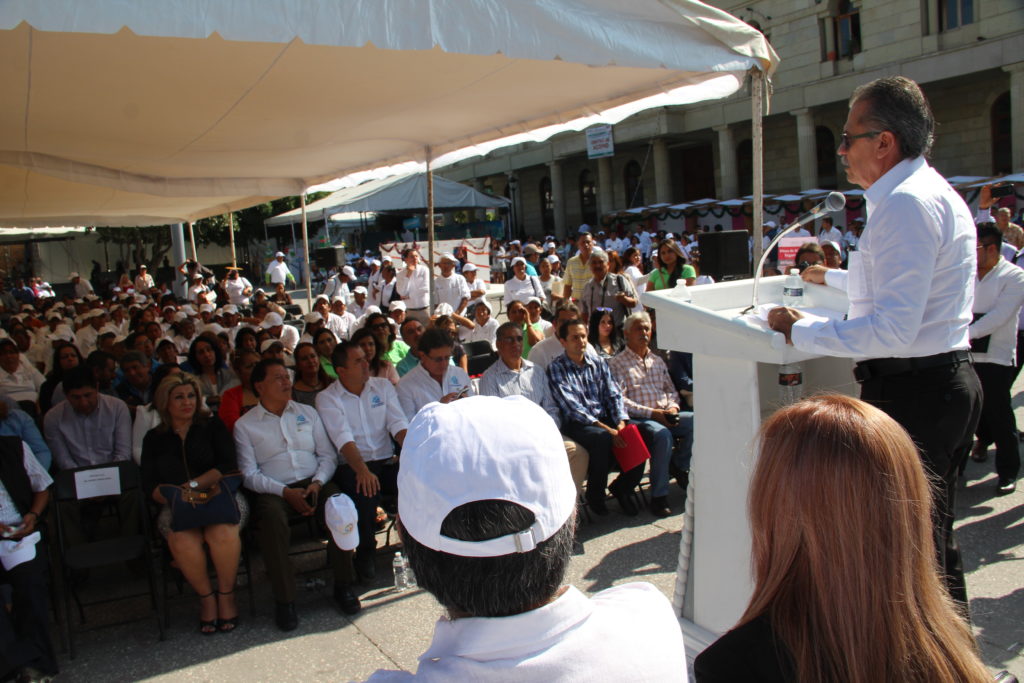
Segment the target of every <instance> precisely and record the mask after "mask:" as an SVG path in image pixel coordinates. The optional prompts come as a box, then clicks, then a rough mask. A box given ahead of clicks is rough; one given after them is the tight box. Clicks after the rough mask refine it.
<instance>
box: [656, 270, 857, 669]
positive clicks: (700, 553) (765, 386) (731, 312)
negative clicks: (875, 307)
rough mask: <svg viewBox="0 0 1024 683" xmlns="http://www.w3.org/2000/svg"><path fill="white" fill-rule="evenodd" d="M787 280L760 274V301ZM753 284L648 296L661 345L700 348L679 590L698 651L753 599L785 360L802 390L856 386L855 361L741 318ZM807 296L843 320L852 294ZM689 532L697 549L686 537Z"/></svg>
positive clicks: (819, 289)
mask: <svg viewBox="0 0 1024 683" xmlns="http://www.w3.org/2000/svg"><path fill="white" fill-rule="evenodd" d="M784 280H785V277H781V276H780V277H771V278H764V279H762V280H761V289H760V292H759V299H760V301H762V302H766V303H767V302H772V301H774V302H778V301H781V299H782V283H783V281H784ZM752 288H753V280H737V281H732V282H723V283H718V284H714V285H705V286H701V287H692V288H689V289H686V288H677V289H674V290H662V291H658V292H646V293H645V294H644V295H643V303H644V304H645V305H646V306H650V307H651V308H653V309H654V310H655V311H656V318H657V320H656V327H657V339H658V346H659V347H660V348H663V349H670V350H674V351H688V352H690V353H692V354H693V381H694V391H693V393H694V444H693V462H692V464H691V469H690V471H691V476H690V486H691V488H690V491H691V494H692V500H691V501H690V502H689V503H688V510H687V513H688V514H687V517H686V520H685V525H687V526H688V529H684V533H683V534H682V539H683V544H682V545H681V547H680V576H679V577H678V581H677V584H678V586H679V589H678V590H677V595H676V608H677V609H678V610H679V615H680V617H681V625H682V627H683V630H684V633H685V634H686V637H687V639H688V642H687V645H688V650H690V652H691V654H693V653H697V652H700V650H702V649H703V648H704V647H706V646H707V645H708V644H710V642H711V641H712V640H713V639H714V637H715V636H716V635H719V634H721V633H723V632H725V631H727V630H728V629H729V628H731V627H732V626H733V625H734V624H735V623H736V621H737V620H738V619H739V617H740V616H741V615H742V614H743V611H744V609H745V608H746V605H747V603H748V602H749V600H750V594H751V591H752V589H753V584H752V576H751V571H750V569H751V568H750V525H749V522H748V520H747V494H748V490H749V487H750V476H751V474H752V471H753V465H754V457H755V455H754V441H755V439H756V437H757V433H758V430H759V429H760V427H761V422H762V421H763V420H764V419H765V418H766V417H768V416H769V415H771V414H772V413H773V412H774V411H775V410H776V409H778V407H779V388H778V366H779V364H782V363H791V362H799V363H801V365H802V366H803V373H804V395H805V396H808V395H812V394H814V393H815V392H820V391H833V392H841V393H846V394H850V395H857V394H858V393H859V390H858V387H857V384H856V382H855V381H854V379H853V362H852V360H851V359H848V358H831V357H822V356H814V355H811V354H806V353H803V352H801V351H798V350H796V349H795V348H793V347H792V346H790V345H788V344H786V343H785V338H784V337H783V336H782V335H781V334H779V333H777V332H774V331H772V330H770V329H768V327H767V326H766V325H765V324H764V323H763V322H762V321H760V320H758V319H756V318H753V317H750V316H745V315H742V314H741V312H742V311H743V310H744V309H746V308H747V307H748V306H749V305H750V301H751V294H752ZM691 298H692V300H690V299H691ZM804 298H805V300H806V303H805V308H807V309H808V310H809V311H810V312H813V313H815V314H818V315H823V316H826V317H830V318H836V317H842V316H843V315H844V313H845V311H846V309H847V299H846V295H845V293H843V292H842V291H839V290H836V289H833V288H830V287H825V286H819V285H806V286H805V289H804ZM691 504H692V505H691ZM690 509H692V517H691V515H690V514H689V513H690ZM687 531H692V547H687V546H686V544H685V542H686V540H687V538H688V537H689V534H688V533H686V532H687ZM683 574H685V576H683Z"/></svg>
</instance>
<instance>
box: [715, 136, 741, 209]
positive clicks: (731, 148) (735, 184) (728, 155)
mask: <svg viewBox="0 0 1024 683" xmlns="http://www.w3.org/2000/svg"><path fill="white" fill-rule="evenodd" d="M713 130H714V131H715V132H717V133H718V168H719V172H720V173H721V176H722V178H721V182H720V184H719V186H718V199H736V198H737V195H739V193H740V179H739V174H738V172H737V170H736V143H735V142H734V141H733V137H732V128H730V127H729V124H725V125H724V126H715V127H714V128H713Z"/></svg>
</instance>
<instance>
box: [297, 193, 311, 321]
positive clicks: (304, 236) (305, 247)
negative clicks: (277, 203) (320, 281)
mask: <svg viewBox="0 0 1024 683" xmlns="http://www.w3.org/2000/svg"><path fill="white" fill-rule="evenodd" d="M300 199H301V200H302V249H303V251H305V259H304V261H305V262H304V263H303V267H304V271H303V277H304V278H306V304H307V305H308V306H309V310H313V308H312V307H313V279H312V278H311V277H310V273H309V231H308V228H307V226H306V191H305V190H303V191H302V194H301V195H300Z"/></svg>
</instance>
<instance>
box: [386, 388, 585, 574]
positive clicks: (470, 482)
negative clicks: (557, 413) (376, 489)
mask: <svg viewBox="0 0 1024 683" xmlns="http://www.w3.org/2000/svg"><path fill="white" fill-rule="evenodd" d="M546 416H547V413H545V412H544V410H543V409H542V408H541V407H540V406H539V405H537V404H536V403H534V402H533V401H531V400H529V399H527V398H525V397H523V396H508V397H506V398H497V397H496V396H474V397H470V398H465V399H462V400H459V401H453V402H452V403H448V404H444V403H436V402H435V403H430V404H427V405H426V406H425V407H424V408H422V409H421V410H420V412H419V413H417V414H416V417H414V418H413V420H412V422H411V423H410V424H409V430H408V432H407V437H406V440H405V443H404V444H403V447H402V466H401V467H400V468H399V471H398V490H399V491H400V493H399V496H398V516H399V518H400V519H401V520H402V525H403V526H404V527H405V530H406V531H407V532H408V533H409V535H411V536H412V537H413V538H415V539H416V540H417V541H419V542H420V543H422V544H423V545H425V546H427V547H428V548H431V549H433V550H438V551H441V552H445V553H449V554H451V555H459V556H462V557H498V556H501V555H510V554H512V553H517V552H519V553H522V552H529V551H531V550H533V549H534V548H536V547H537V544H539V543H541V542H543V541H546V540H547V539H549V538H551V537H552V536H553V535H554V534H555V532H556V531H558V530H559V529H561V528H562V527H563V526H564V525H565V523H566V522H567V521H568V520H569V519H570V518H571V517H572V514H573V511H574V510H575V509H576V487H575V485H574V484H573V481H572V475H571V474H570V473H569V460H568V459H567V458H566V457H565V445H564V442H563V440H562V436H561V434H559V432H558V428H557V427H556V426H555V423H554V421H553V420H551V419H545V418H546ZM509 425H512V426H513V427H515V426H518V427H520V428H519V429H509ZM481 500H505V501H509V502H512V503H516V504H517V505H521V506H523V507H525V508H526V509H528V510H530V511H531V512H532V513H533V514H534V517H535V520H534V522H533V524H532V525H530V527H529V528H527V529H524V530H522V531H519V532H516V533H512V534H508V535H506V536H500V537H498V538H491V539H488V540H485V541H461V540H458V539H454V538H450V537H448V536H444V535H442V534H441V525H442V523H443V522H444V520H445V518H446V517H447V516H448V514H449V513H451V511H452V510H454V509H455V508H457V507H460V506H462V505H465V504H466V503H473V502H476V501H481Z"/></svg>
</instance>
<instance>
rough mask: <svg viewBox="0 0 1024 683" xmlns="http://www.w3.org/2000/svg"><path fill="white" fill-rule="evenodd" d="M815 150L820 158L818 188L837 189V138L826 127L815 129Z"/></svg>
mask: <svg viewBox="0 0 1024 683" xmlns="http://www.w3.org/2000/svg"><path fill="white" fill-rule="evenodd" d="M814 143H815V150H816V152H817V157H818V187H820V188H823V189H826V190H834V189H836V160H837V159H838V157H837V155H836V136H835V135H833V134H832V131H831V130H829V129H828V128H826V127H825V126H818V127H816V128H815V129H814Z"/></svg>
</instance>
